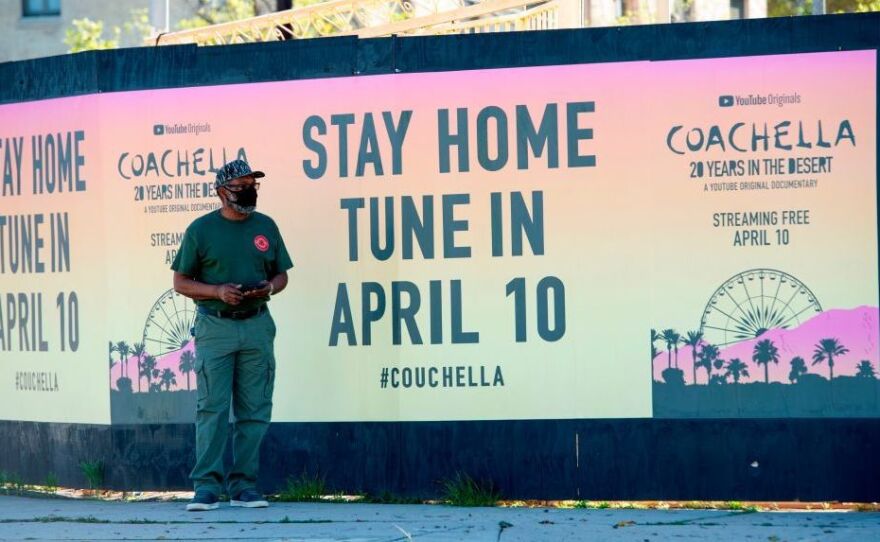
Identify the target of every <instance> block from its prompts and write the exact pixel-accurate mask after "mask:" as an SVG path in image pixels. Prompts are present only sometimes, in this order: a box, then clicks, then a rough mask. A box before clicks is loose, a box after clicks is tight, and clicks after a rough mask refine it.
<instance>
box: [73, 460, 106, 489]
mask: <svg viewBox="0 0 880 542" xmlns="http://www.w3.org/2000/svg"><path fill="white" fill-rule="evenodd" d="M79 468H80V470H81V471H82V473H83V475H84V476H85V477H86V481H87V482H88V484H89V489H98V488H100V487H101V486H102V485H104V462H103V461H101V460H98V461H80V463H79Z"/></svg>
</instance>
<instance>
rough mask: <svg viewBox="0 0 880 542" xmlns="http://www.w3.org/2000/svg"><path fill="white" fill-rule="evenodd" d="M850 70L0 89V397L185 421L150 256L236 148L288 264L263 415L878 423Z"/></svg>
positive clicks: (873, 260) (157, 261)
mask: <svg viewBox="0 0 880 542" xmlns="http://www.w3.org/2000/svg"><path fill="white" fill-rule="evenodd" d="M876 66H877V58H876V52H875V51H850V52H832V53H810V54H796V55H778V56H762V57H735V58H720V59H703V60H678V61H665V62H641V61H640V62H623V63H606V64H581V65H563V66H549V67H523V68H507V69H492V70H475V71H463V72H442V73H418V74H393V75H377V76H360V77H350V78H334V79H313V80H300V81H284V82H272V83H250V84H241V85H224V86H214V87H196V88H175V89H165V90H149V91H136V92H119V93H112V94H102V95H90V96H83V97H78V98H64V99H58V100H46V101H41V102H32V103H25V104H14V105H5V106H0V118H2V119H3V120H4V122H3V123H2V125H0V126H2V127H0V144H2V147H0V159H2V160H3V168H2V170H0V171H2V172H3V177H2V181H3V184H2V187H0V194H2V195H0V198H2V199H0V201H2V202H3V211H2V214H0V239H2V240H3V242H4V243H5V245H0V248H2V247H3V246H5V248H2V254H3V256H2V261H0V275H2V276H3V286H2V292H0V294H2V296H3V299H2V303H0V310H2V312H3V314H2V318H0V322H2V324H0V325H2V326H3V328H2V333H0V335H2V336H3V340H2V342H0V379H2V380H3V381H4V384H3V385H4V386H6V389H7V390H9V392H8V393H6V394H2V395H0V418H4V419H27V420H36V421H76V422H89V423H109V422H113V423H117V422H118V423H156V422H185V421H191V420H192V419H193V418H194V409H195V391H194V389H195V384H196V379H195V375H194V373H193V370H194V365H193V359H194V357H193V351H194V348H195V345H194V344H193V342H192V340H191V339H192V337H191V335H190V332H189V330H190V327H191V325H192V320H193V318H194V315H195V311H194V305H193V304H192V302H191V301H190V300H188V299H186V298H184V297H182V296H180V295H178V294H175V293H174V292H173V291H172V290H170V285H171V271H170V269H169V265H170V263H171V261H172V259H173V257H174V255H175V254H176V250H177V248H178V247H179V243H180V240H181V238H182V234H183V231H184V230H185V229H186V227H187V225H188V224H189V223H190V222H191V221H192V220H194V219H195V218H196V217H198V216H200V215H202V214H204V213H207V212H216V209H217V207H218V206H219V199H218V198H217V196H216V194H215V193H214V191H213V187H212V182H213V178H214V172H215V171H216V169H217V168H219V167H220V166H221V165H222V164H223V163H224V162H226V161H228V160H231V159H233V158H244V159H246V160H248V161H249V162H250V163H251V165H252V166H253V167H254V168H255V169H260V170H263V171H265V172H266V174H267V178H266V179H263V180H262V188H261V191H260V199H259V200H258V209H259V210H260V211H261V212H264V213H266V214H268V215H269V216H271V217H272V218H273V219H274V220H275V221H276V223H277V224H278V226H279V228H280V231H281V233H282V235H283V236H284V238H285V242H286V245H287V247H288V249H289V251H290V252H291V255H292V257H293V260H294V265H295V267H294V269H292V270H291V272H290V285H289V287H288V289H287V290H286V291H285V292H283V293H282V294H280V295H279V296H277V297H275V298H273V299H272V301H271V303H270V307H271V310H272V313H273V315H274V317H275V320H276V322H277V325H278V329H279V332H278V338H277V340H276V357H277V359H278V364H277V373H276V386H275V400H274V403H275V407H274V413H273V420H275V421H420V420H498V419H567V418H647V417H686V418H693V417H728V418H729V417H788V416H791V417H815V416H820V417H821V416H841V417H852V416H870V417H877V416H880V401H878V389H880V388H878V380H877V371H878V360H880V355H878V351H877V350H878V347H877V344H878V337H877V334H878V330H880V327H878V307H877V305H878V303H877V300H878V270H877V203H876V202H877V194H876V182H877V165H876V148H877V142H876V132H877V130H876V118H877V113H876V92H877V89H876ZM649 334H650V339H651V340H650V343H649V341H648V340H647V339H648V337H649ZM649 362H650V364H649ZM108 388H109V390H108Z"/></svg>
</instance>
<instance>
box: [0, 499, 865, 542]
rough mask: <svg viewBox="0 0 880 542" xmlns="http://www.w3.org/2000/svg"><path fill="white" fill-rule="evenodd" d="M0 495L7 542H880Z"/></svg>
mask: <svg viewBox="0 0 880 542" xmlns="http://www.w3.org/2000/svg"><path fill="white" fill-rule="evenodd" d="M183 507H184V503H182V502H105V501H97V500H78V499H49V498H30V497H0V539H2V540H126V539H127V540H303V541H310V542H312V541H313V542H318V541H321V542H324V541H350V542H355V541H357V542H373V541H376V542H379V541H382V542H391V541H404V542H405V541H408V540H413V541H419V540H425V541H430V542H441V541H442V542H450V541H460V540H461V541H486V542H490V541H491V542H498V541H499V540H500V541H505V542H513V541H523V542H539V541H554V542H559V541H564V540H589V541H591V542H592V541H597V542H598V541H624V540H625V541H637V542H644V541H650V542H659V541H671V540H682V539H687V540H714V541H718V540H737V541H739V540H751V541H756V542H757V541H761V542H782V541H786V542H793V541H817V542H818V541H822V542H831V541H860V542H861V541H865V542H868V541H871V540H880V513H867V512H756V513H748V512H730V511H715V510H610V509H606V510H585V509H534V508H453V507H449V506H439V505H387V504H312V503H308V504H288V503H283V504H282V503H273V504H272V505H271V506H270V508H268V509H262V510H246V509H240V508H230V507H229V506H228V504H226V503H223V505H222V506H221V508H220V509H219V510H215V511H211V512H199V513H192V512H189V513H188V512H186V511H184V509H183Z"/></svg>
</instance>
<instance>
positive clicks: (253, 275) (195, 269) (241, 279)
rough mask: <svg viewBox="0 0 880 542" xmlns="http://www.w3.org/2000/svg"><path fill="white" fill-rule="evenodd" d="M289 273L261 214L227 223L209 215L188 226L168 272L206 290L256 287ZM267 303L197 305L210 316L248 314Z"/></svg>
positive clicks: (274, 232) (277, 238)
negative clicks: (233, 312) (207, 287)
mask: <svg viewBox="0 0 880 542" xmlns="http://www.w3.org/2000/svg"><path fill="white" fill-rule="evenodd" d="M291 267H293V262H291V261H290V255H289V254H288V253H287V249H286V248H285V247H284V241H283V240H282V239H281V232H279V231H278V226H276V225H275V221H273V220H272V219H271V218H269V217H268V216H266V215H264V214H262V213H257V212H255V213H252V214H251V215H249V216H248V217H247V218H245V219H244V220H229V219H228V218H224V217H223V215H222V214H220V211H219V210H217V211H212V212H210V213H208V214H206V215H203V216H201V217H199V218H197V219H196V220H194V221H193V223H192V224H190V225H189V227H188V228H187V229H186V233H184V235H183V241H182V242H181V243H180V249H179V250H178V251H177V256H175V258H174V262H173V263H172V264H171V269H173V270H174V271H177V272H178V273H182V274H184V275H187V276H189V277H192V278H194V279H195V280H197V281H199V282H204V283H205V284H226V283H233V284H243V285H247V284H255V283H257V282H260V281H261V280H269V279H271V278H272V277H274V276H275V275H277V274H278V273H281V272H283V271H287V270H288V269H290V268H291ZM265 302H266V299H257V298H246V299H244V300H243V301H242V302H241V303H240V304H238V305H235V306H232V305H227V304H226V303H224V302H223V301H220V300H219V299H205V300H199V301H196V304H198V305H203V306H205V307H207V308H209V309H212V310H223V311H228V310H236V311H242V310H250V309H254V308H257V307H259V306H260V305H262V304H264V303H265Z"/></svg>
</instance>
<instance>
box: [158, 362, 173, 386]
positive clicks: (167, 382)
mask: <svg viewBox="0 0 880 542" xmlns="http://www.w3.org/2000/svg"><path fill="white" fill-rule="evenodd" d="M172 384H174V385H175V386H176V385H177V377H175V376H174V371H172V370H171V369H169V368H167V367H166V368H165V369H163V370H162V374H161V375H159V386H165V391H171V385H172Z"/></svg>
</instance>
